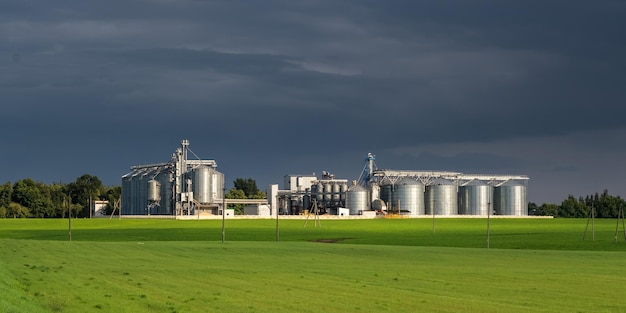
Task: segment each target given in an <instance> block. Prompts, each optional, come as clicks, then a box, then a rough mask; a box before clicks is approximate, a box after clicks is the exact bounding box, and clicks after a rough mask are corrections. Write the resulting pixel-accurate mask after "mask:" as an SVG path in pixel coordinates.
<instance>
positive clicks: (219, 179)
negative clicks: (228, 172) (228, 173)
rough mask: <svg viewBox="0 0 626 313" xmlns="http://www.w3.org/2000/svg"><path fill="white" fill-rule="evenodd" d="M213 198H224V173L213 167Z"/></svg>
mask: <svg viewBox="0 0 626 313" xmlns="http://www.w3.org/2000/svg"><path fill="white" fill-rule="evenodd" d="M211 179H212V181H211V199H212V200H213V202H215V201H217V200H219V199H224V174H223V173H221V172H218V171H217V170H215V169H213V170H212V174H211Z"/></svg>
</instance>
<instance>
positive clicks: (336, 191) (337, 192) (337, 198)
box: [332, 183, 341, 202]
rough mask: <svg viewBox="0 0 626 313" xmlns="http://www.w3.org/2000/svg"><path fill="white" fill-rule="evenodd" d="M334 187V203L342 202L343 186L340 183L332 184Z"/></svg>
mask: <svg viewBox="0 0 626 313" xmlns="http://www.w3.org/2000/svg"><path fill="white" fill-rule="evenodd" d="M332 186H333V191H332V194H333V201H334V202H339V201H340V200H341V185H340V184H339V183H334V184H332Z"/></svg>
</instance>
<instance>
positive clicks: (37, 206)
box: [9, 178, 46, 217]
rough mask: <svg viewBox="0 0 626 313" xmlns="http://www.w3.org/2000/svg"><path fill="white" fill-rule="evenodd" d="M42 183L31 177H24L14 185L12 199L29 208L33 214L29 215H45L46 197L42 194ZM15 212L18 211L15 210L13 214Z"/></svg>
mask: <svg viewBox="0 0 626 313" xmlns="http://www.w3.org/2000/svg"><path fill="white" fill-rule="evenodd" d="M41 185H42V184H38V183H36V182H35V181H34V180H32V179H30V178H25V179H22V180H20V181H18V182H16V183H15V185H14V186H13V193H12V194H11V199H12V200H13V202H15V203H17V204H19V205H20V206H22V207H24V208H26V209H27V210H29V211H30V213H31V214H28V215H32V216H35V217H45V215H46V214H45V211H46V210H45V198H44V196H43V195H42V194H41V188H40V187H41ZM9 209H10V205H9ZM15 214H16V212H13V215H15Z"/></svg>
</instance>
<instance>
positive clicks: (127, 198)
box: [121, 172, 133, 214]
mask: <svg viewBox="0 0 626 313" xmlns="http://www.w3.org/2000/svg"><path fill="white" fill-rule="evenodd" d="M132 182H133V178H132V172H131V173H128V174H126V175H124V176H122V207H121V210H122V214H130V212H131V207H132V194H133V188H132Z"/></svg>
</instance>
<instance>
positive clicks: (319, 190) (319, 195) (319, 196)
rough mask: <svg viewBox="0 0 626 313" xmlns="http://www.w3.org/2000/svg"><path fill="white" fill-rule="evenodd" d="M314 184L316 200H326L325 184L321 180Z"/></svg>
mask: <svg viewBox="0 0 626 313" xmlns="http://www.w3.org/2000/svg"><path fill="white" fill-rule="evenodd" d="M313 186H315V200H316V201H317V203H321V202H322V201H324V185H322V183H321V182H318V183H317V184H315V185H313ZM313 186H311V187H313Z"/></svg>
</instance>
